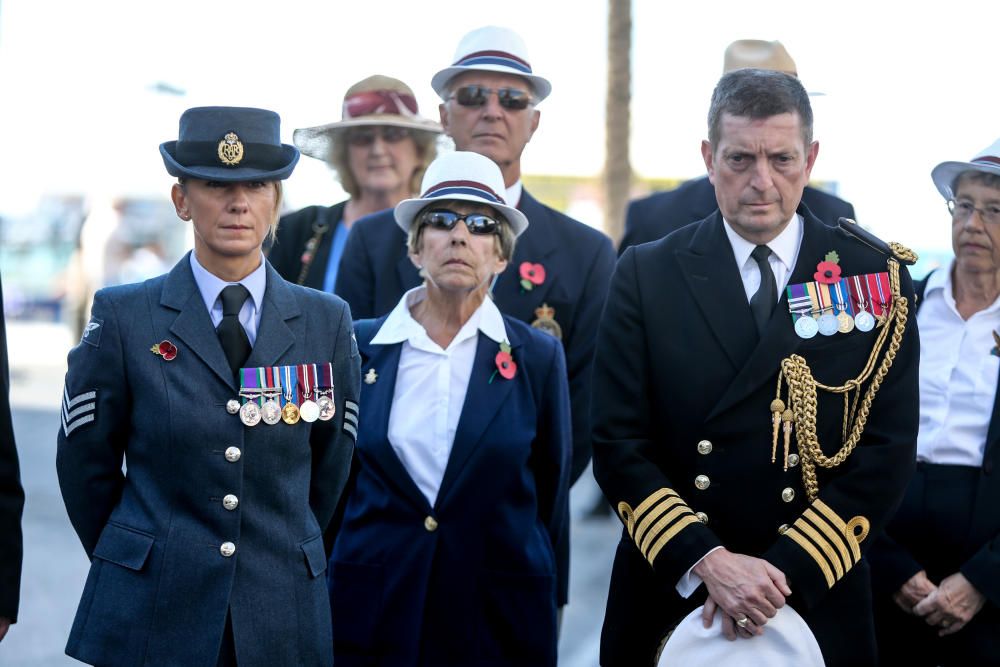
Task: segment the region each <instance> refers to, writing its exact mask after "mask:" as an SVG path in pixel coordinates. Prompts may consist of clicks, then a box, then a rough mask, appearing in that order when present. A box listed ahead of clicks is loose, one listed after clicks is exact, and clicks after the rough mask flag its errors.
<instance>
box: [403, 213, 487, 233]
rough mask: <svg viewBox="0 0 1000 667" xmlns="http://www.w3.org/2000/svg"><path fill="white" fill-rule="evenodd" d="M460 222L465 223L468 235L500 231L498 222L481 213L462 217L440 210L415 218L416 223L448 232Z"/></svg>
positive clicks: (459, 214) (467, 214)
mask: <svg viewBox="0 0 1000 667" xmlns="http://www.w3.org/2000/svg"><path fill="white" fill-rule="evenodd" d="M460 220H461V221H462V222H464V223H465V226H466V227H467V228H468V230H469V233H470V234H481V235H484V236H485V235H487V234H496V233H498V232H499V230H500V222H499V221H498V220H496V219H495V218H491V217H490V216H488V215H483V214H482V213H466V214H465V215H462V214H461V213H455V212H454V211H448V210H441V209H439V210H432V211H424V212H423V213H421V214H420V216H419V217H418V218H417V223H418V224H420V225H427V226H428V227H433V228H434V229H443V230H446V231H449V232H450V231H451V230H452V229H454V228H455V225H457V224H458V222H459V221H460Z"/></svg>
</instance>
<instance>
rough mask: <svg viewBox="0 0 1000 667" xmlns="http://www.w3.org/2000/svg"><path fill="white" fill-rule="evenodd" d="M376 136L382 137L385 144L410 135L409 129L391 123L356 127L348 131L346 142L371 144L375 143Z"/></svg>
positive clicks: (358, 144) (352, 144) (363, 144)
mask: <svg viewBox="0 0 1000 667" xmlns="http://www.w3.org/2000/svg"><path fill="white" fill-rule="evenodd" d="M378 136H380V137H382V141H384V142H385V143H387V144H398V143H399V142H400V141H402V140H403V139H406V138H408V137H409V136H410V131H409V130H408V129H406V128H405V127H395V126H393V125H386V126H384V127H379V126H372V127H358V128H354V129H353V130H351V131H350V132H348V134H347V143H349V144H350V145H351V146H371V145H372V144H374V143H375V137H378Z"/></svg>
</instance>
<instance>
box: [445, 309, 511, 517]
mask: <svg viewBox="0 0 1000 667" xmlns="http://www.w3.org/2000/svg"><path fill="white" fill-rule="evenodd" d="M507 335H508V336H509V337H510V341H509V342H510V347H511V355H512V356H513V358H514V363H520V355H519V354H518V351H519V348H520V347H521V339H520V338H518V337H517V336H516V334H515V333H514V332H512V331H511V330H510V328H507ZM499 351H500V346H499V344H498V343H497V342H496V341H495V340H493V339H492V338H490V337H489V336H487V335H486V334H484V333H483V332H481V331H480V332H479V340H478V342H477V344H476V358H475V361H474V362H473V364H472V375H471V376H470V377H469V387H468V390H467V391H466V394H465V404H464V405H463V406H462V414H461V416H460V417H459V419H458V427H457V428H456V429H455V442H454V444H453V445H452V448H451V454H450V456H449V457H448V465H447V466H446V467H445V471H444V478H443V479H442V480H441V488H440V490H439V491H438V495H437V502H436V503H435V507H441V506H442V505H443V504H444V502H445V501H446V500H447V498H448V493H449V492H450V491H451V489H452V488H453V487H454V486H455V485H456V483H457V480H458V478H459V476H460V475H461V474H462V470H463V469H464V468H465V465H466V464H467V463H468V462H469V458H470V457H471V456H472V454H473V453H474V452H475V451H476V447H477V446H478V445H479V441H480V439H481V438H482V437H483V433H484V432H485V431H486V429H487V427H489V426H490V424H492V423H493V421H494V419H496V417H497V413H498V412H499V411H500V408H501V406H502V405H503V404H504V402H505V401H506V400H507V397H508V396H509V395H510V392H511V390H512V389H513V387H514V384H515V383H516V382H518V381H519V378H518V376H517V375H515V376H514V377H513V378H511V379H510V380H508V379H506V378H504V377H501V376H500V374H499V373H497V375H496V377H494V378H493V382H490V377H491V376H492V375H493V371H495V370H497V367H496V361H495V359H496V356H497V353H498V352H499ZM524 372H527V369H526V368H524V367H523V365H522V367H521V368H520V369H518V373H524Z"/></svg>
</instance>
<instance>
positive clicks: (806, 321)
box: [795, 315, 819, 338]
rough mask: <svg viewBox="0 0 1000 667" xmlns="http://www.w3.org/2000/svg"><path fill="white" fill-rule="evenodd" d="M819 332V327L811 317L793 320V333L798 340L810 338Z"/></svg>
mask: <svg viewBox="0 0 1000 667" xmlns="http://www.w3.org/2000/svg"><path fill="white" fill-rule="evenodd" d="M818 331H819V325H818V324H816V320H814V319H813V318H812V316H811V315H803V316H802V317H800V318H799V319H797V320H795V333H796V334H798V336H799V338H812V337H813V336H815V335H816V333H817V332H818Z"/></svg>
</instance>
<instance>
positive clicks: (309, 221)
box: [267, 201, 347, 290]
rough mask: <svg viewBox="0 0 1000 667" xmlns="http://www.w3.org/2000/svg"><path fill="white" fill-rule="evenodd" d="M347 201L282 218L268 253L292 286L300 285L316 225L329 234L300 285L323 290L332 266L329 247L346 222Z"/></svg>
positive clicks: (311, 208)
mask: <svg viewBox="0 0 1000 667" xmlns="http://www.w3.org/2000/svg"><path fill="white" fill-rule="evenodd" d="M346 205H347V202H346V201H342V202H340V203H339V204H334V205H333V206H307V207H306V208H304V209H301V210H299V211H295V212H294V213H289V214H287V215H283V216H281V221H280V222H279V223H278V233H277V235H276V236H275V238H274V244H273V245H272V246H271V249H270V250H269V251H268V254H267V261H269V262H271V266H273V267H274V269H275V271H277V272H278V273H279V274H281V277H282V278H284V279H285V280H287V281H288V282H290V283H297V282H298V280H299V275H300V274H301V273H302V267H303V261H302V258H303V255H304V253H305V250H306V245H307V244H308V243H309V240H310V239H311V238H312V237H313V236H315V234H316V229H317V226H323V227H324V228H325V230H326V231H324V232H323V235H322V236H321V237H320V239H319V244H317V246H316V250H315V252H314V254H313V256H312V260H311V261H310V263H309V268H308V269H307V271H306V275H305V279H304V280H303V281H302V282H301V283H300V284H302V285H305V286H306V287H312V288H313V289H318V290H322V289H323V281H324V280H325V279H326V267H327V264H329V263H330V247H331V245H332V244H333V235H334V232H336V231H337V225H339V224H340V223H341V222H342V221H343V219H344V207H345V206H346Z"/></svg>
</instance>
